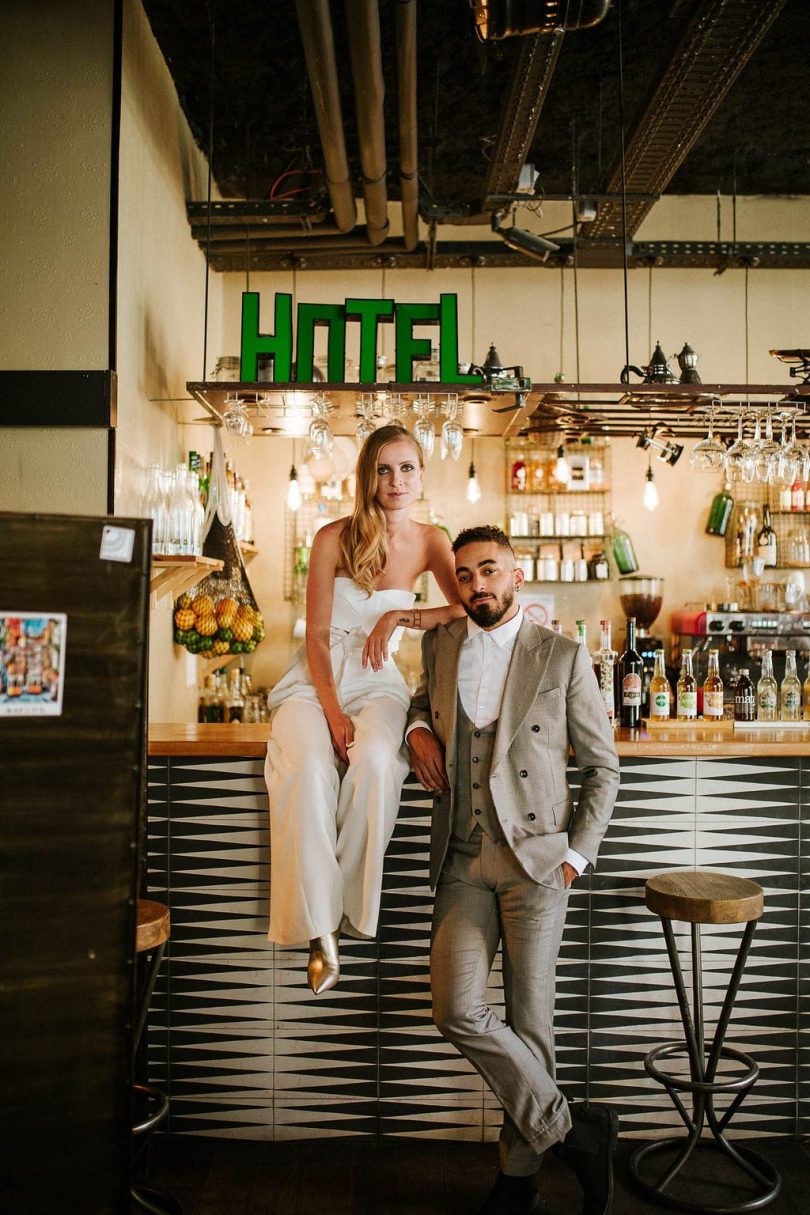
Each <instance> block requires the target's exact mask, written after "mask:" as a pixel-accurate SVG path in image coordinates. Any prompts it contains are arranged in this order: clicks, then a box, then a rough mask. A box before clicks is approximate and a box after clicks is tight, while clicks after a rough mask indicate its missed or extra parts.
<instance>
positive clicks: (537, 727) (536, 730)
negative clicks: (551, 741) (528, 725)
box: [532, 726, 540, 734]
mask: <svg viewBox="0 0 810 1215" xmlns="http://www.w3.org/2000/svg"><path fill="white" fill-rule="evenodd" d="M539 733H540V727H539V726H532V734H539Z"/></svg>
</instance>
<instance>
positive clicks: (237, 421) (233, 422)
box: [222, 393, 253, 441]
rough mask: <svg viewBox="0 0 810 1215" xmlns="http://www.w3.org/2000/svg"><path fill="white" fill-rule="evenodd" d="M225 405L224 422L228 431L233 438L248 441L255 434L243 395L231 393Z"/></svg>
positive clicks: (226, 398)
mask: <svg viewBox="0 0 810 1215" xmlns="http://www.w3.org/2000/svg"><path fill="white" fill-rule="evenodd" d="M225 405H226V409H225V413H224V414H223V415H222V423H223V425H224V427H225V429H226V431H227V432H228V434H229V435H230V436H231V438H233V439H237V440H240V441H241V440H245V441H248V440H249V439H250V436H251V435H252V434H253V427H252V426H251V424H250V419H249V418H248V414H247V405H246V403H245V401H244V400H243V399H242V397H239V396H231V395H230V393H229V394H228V395H227V396H226V397H225Z"/></svg>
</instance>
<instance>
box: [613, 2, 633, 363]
mask: <svg viewBox="0 0 810 1215" xmlns="http://www.w3.org/2000/svg"><path fill="white" fill-rule="evenodd" d="M616 17H617V28H618V46H619V135H620V140H619V146H620V150H621V168H622V276H623V281H624V365H625V367H629V366H630V300H629V295H628V290H627V172H626V168H627V166H626V164H625V146H624V55H623V53H622V0H616Z"/></svg>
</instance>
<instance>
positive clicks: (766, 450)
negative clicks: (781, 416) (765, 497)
mask: <svg viewBox="0 0 810 1215" xmlns="http://www.w3.org/2000/svg"><path fill="white" fill-rule="evenodd" d="M754 442H755V443H756V444H757V453H756V458H755V474H754V475H755V476H756V479H757V481H762V482H767V481H772V480H773V476H774V472H775V470H776V459H777V457H778V455H779V444H778V443H777V442H776V440H775V439H774V437H773V419H772V418H771V415H770V413H768V414H767V416H766V418H765V435H764V437H762V438H760V433H759V418H757V425H756V430H755V432H754Z"/></svg>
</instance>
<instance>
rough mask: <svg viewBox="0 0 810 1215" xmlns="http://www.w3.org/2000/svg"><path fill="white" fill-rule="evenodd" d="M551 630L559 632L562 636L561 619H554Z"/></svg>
mask: <svg viewBox="0 0 810 1215" xmlns="http://www.w3.org/2000/svg"><path fill="white" fill-rule="evenodd" d="M551 631H552V633H559V635H560V637H562V621H561V620H552V622H551Z"/></svg>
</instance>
